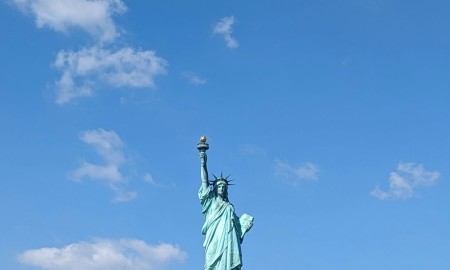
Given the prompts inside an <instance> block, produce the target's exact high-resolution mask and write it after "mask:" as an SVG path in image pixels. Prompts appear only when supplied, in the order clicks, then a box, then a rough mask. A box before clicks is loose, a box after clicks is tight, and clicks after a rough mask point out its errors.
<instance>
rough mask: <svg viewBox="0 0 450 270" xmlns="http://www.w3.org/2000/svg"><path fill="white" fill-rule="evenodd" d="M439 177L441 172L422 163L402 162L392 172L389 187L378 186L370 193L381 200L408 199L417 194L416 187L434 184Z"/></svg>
mask: <svg viewBox="0 0 450 270" xmlns="http://www.w3.org/2000/svg"><path fill="white" fill-rule="evenodd" d="M439 177H440V173H439V172H437V171H427V170H425V168H424V167H423V165H422V164H415V163H402V162H400V163H399V164H398V166H397V170H396V171H394V172H391V173H390V176H389V189H388V190H387V191H382V190H381V189H380V188H379V187H378V186H376V187H375V188H374V190H372V192H370V194H371V195H372V196H374V197H376V198H378V199H380V200H386V199H404V200H406V199H410V198H412V197H413V196H414V195H415V193H416V189H418V188H420V187H429V186H432V185H434V184H435V183H436V181H437V180H438V179H439Z"/></svg>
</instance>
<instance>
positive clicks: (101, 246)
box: [18, 239, 187, 270]
mask: <svg viewBox="0 0 450 270" xmlns="http://www.w3.org/2000/svg"><path fill="white" fill-rule="evenodd" d="M186 258H187V253H186V252H185V251H183V250H181V249H180V248H179V247H178V246H175V245H172V244H166V243H161V244H159V245H150V244H148V243H146V242H144V241H142V240H137V239H120V240H110V239H96V240H94V241H92V242H78V243H73V244H70V245H67V246H64V247H62V248H57V247H45V248H39V249H31V250H26V251H24V252H22V253H21V254H20V255H19V256H18V260H19V262H20V263H22V264H26V265H30V266H34V267H38V268H41V269H46V270H80V269H83V270H163V269H166V268H167V266H168V265H169V264H170V263H174V262H184V261H185V260H186Z"/></svg>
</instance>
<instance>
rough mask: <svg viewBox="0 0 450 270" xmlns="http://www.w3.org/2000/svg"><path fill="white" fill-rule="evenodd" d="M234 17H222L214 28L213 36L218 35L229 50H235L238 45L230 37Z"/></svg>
mask: <svg viewBox="0 0 450 270" xmlns="http://www.w3.org/2000/svg"><path fill="white" fill-rule="evenodd" d="M234 23H235V20H234V16H229V17H224V18H222V19H220V21H219V22H218V23H217V24H216V25H215V26H214V34H220V35H222V36H223V38H224V39H225V42H226V43H227V46H228V47H229V48H237V47H238V46H239V43H238V42H237V40H236V39H235V38H233V37H232V36H231V33H232V32H233V24H234Z"/></svg>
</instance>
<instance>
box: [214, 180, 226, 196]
mask: <svg viewBox="0 0 450 270" xmlns="http://www.w3.org/2000/svg"><path fill="white" fill-rule="evenodd" d="M227 188H228V187H227V184H225V183H219V184H217V186H216V192H217V195H219V196H220V197H222V198H224V197H226V195H227Z"/></svg>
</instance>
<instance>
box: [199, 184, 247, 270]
mask: <svg viewBox="0 0 450 270" xmlns="http://www.w3.org/2000/svg"><path fill="white" fill-rule="evenodd" d="M198 197H199V199H200V203H201V204H202V213H203V214H204V215H205V223H204V225H203V227H202V234H204V235H205V241H204V242H203V247H204V249H205V255H206V256H205V257H206V260H205V270H239V269H241V266H242V253H241V225H240V223H239V217H238V216H236V214H235V213H234V206H233V205H232V204H231V203H230V202H228V201H224V200H223V199H222V198H221V197H220V196H218V195H216V194H215V193H214V191H213V189H212V186H207V187H203V186H201V187H200V190H199V191H198Z"/></svg>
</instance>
